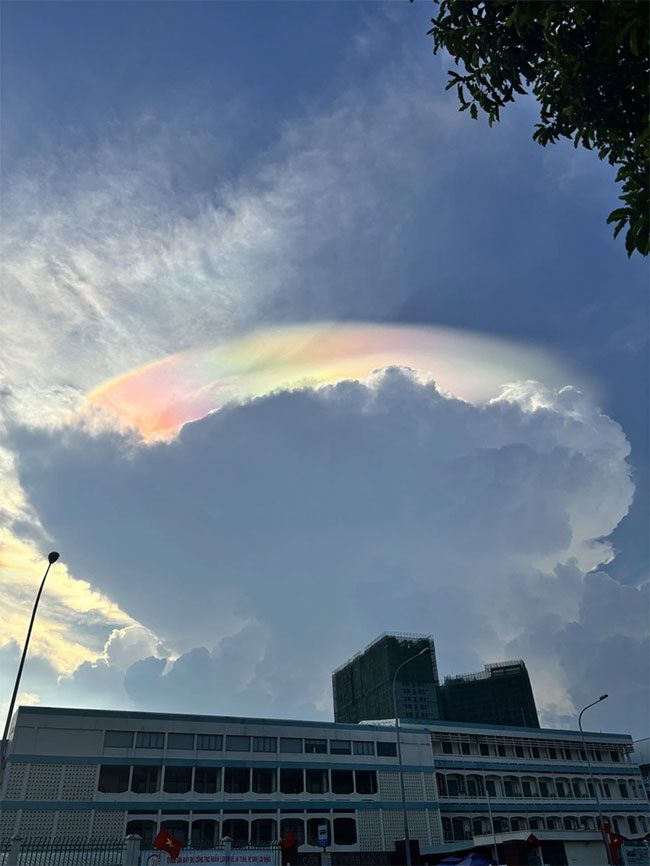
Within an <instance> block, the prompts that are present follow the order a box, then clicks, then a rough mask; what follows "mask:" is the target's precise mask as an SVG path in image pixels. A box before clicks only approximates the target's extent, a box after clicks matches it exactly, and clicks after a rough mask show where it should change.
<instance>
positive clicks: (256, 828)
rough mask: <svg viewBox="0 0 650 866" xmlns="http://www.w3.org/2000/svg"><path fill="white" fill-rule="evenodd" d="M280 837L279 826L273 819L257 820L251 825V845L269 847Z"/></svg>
mask: <svg viewBox="0 0 650 866" xmlns="http://www.w3.org/2000/svg"><path fill="white" fill-rule="evenodd" d="M277 835H278V825H277V824H276V822H275V821H274V820H273V818H257V819H256V820H255V821H253V822H252V823H251V844H253V845H268V844H269V843H271V842H273V841H274V840H275V839H276V838H277Z"/></svg>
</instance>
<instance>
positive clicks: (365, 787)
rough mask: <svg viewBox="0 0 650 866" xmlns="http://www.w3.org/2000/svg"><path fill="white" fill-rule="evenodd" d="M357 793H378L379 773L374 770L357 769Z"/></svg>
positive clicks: (355, 773)
mask: <svg viewBox="0 0 650 866" xmlns="http://www.w3.org/2000/svg"><path fill="white" fill-rule="evenodd" d="M354 778H355V782H356V789H357V794H376V793H377V773H376V772H375V771H374V770H355V771H354Z"/></svg>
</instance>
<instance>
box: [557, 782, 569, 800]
mask: <svg viewBox="0 0 650 866" xmlns="http://www.w3.org/2000/svg"><path fill="white" fill-rule="evenodd" d="M555 787H556V788H557V795H558V797H567V796H570V795H569V794H568V793H567V788H566V786H565V784H564V782H556V783H555Z"/></svg>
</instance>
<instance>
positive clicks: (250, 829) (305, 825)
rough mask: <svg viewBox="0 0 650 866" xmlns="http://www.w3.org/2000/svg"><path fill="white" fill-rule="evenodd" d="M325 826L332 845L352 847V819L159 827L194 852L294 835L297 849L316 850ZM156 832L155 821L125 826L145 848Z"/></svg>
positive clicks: (179, 822) (173, 823)
mask: <svg viewBox="0 0 650 866" xmlns="http://www.w3.org/2000/svg"><path fill="white" fill-rule="evenodd" d="M323 824H325V825H326V826H327V829H328V835H329V838H330V839H331V840H332V841H333V842H334V844H335V845H343V846H345V845H355V844H356V842H357V824H356V821H355V819H354V818H334V819H333V820H332V821H330V820H329V819H328V818H308V819H307V821H304V820H303V819H301V818H283V819H282V820H281V821H279V822H278V821H277V820H276V819H275V818H257V819H255V820H253V821H251V822H250V823H249V822H248V821H246V820H244V819H242V818H233V819H226V820H224V822H223V824H222V826H221V827H220V826H219V822H218V821H216V820H213V819H210V818H204V819H200V820H194V821H192V822H191V824H190V822H189V821H183V820H178V819H176V820H169V821H162V822H161V824H160V827H161V828H162V829H164V830H167V832H168V833H171V834H172V835H173V836H175V837H176V838H177V839H180V840H181V841H182V842H187V841H188V840H189V841H191V843H192V845H193V846H194V847H195V848H203V847H205V848H208V847H211V846H212V845H215V844H217V843H218V842H219V840H220V838H221V836H222V835H223V836H229V837H230V838H231V839H233V840H234V842H235V844H236V845H248V844H251V845H268V844H269V843H271V842H275V841H277V840H279V839H281V838H286V836H287V835H288V834H289V833H290V832H293V833H294V834H295V837H296V840H297V842H298V845H299V846H300V845H304V844H305V842H306V843H307V844H308V845H312V846H315V845H317V844H318V829H319V827H321V826H322V825H323ZM158 830H159V825H158V822H157V821H151V820H143V819H134V820H131V821H129V823H128V824H127V826H126V832H127V835H128V834H130V833H137V834H138V836H141V837H142V840H143V844H144V847H145V848H146V847H148V846H149V845H150V844H151V842H152V840H153V838H154V837H155V836H156V834H157V833H158Z"/></svg>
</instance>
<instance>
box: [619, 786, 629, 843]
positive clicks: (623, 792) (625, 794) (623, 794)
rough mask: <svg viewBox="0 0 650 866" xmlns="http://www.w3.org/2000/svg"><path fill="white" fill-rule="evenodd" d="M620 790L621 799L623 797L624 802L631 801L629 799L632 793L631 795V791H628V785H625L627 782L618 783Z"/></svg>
mask: <svg viewBox="0 0 650 866" xmlns="http://www.w3.org/2000/svg"><path fill="white" fill-rule="evenodd" d="M618 790H619V792H620V794H621V797H622V798H623V799H624V800H628V799H629V797H630V793H629V791H628V790H627V785H626V784H625V782H619V783H618ZM617 832H618V831H617Z"/></svg>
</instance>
